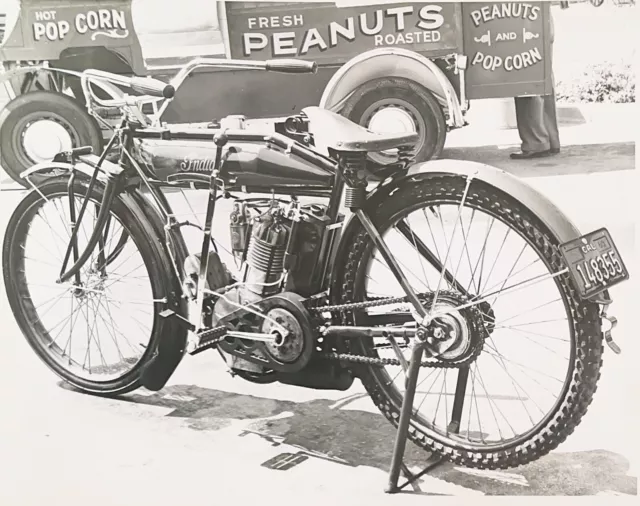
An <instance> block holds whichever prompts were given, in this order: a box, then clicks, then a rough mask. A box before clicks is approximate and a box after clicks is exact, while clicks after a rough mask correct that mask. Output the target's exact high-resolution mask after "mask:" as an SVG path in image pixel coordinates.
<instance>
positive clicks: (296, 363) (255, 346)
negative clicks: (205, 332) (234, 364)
mask: <svg viewBox="0 0 640 506" xmlns="http://www.w3.org/2000/svg"><path fill="white" fill-rule="evenodd" d="M303 301H304V298H303V297H301V296H299V295H297V294H295V293H291V292H284V293H280V294H278V295H273V296H271V297H267V298H266V299H263V300H261V301H259V302H256V303H254V304H252V309H254V310H257V311H258V312H260V313H262V314H264V315H266V314H267V313H269V311H271V310H272V309H276V308H278V309H284V310H285V311H288V312H289V313H291V314H292V315H293V316H294V317H295V319H296V320H297V322H298V323H299V325H300V327H301V330H302V333H301V335H300V336H297V338H298V339H301V340H302V343H301V345H302V346H301V347H302V349H301V351H300V353H299V354H298V356H297V357H295V359H294V360H290V361H287V362H284V361H281V360H278V358H277V357H276V356H274V354H273V353H272V352H271V350H270V349H269V345H267V344H265V343H262V342H257V341H249V340H244V339H240V338H228V337H227V338H225V339H223V340H221V341H220V343H219V344H218V346H219V347H220V349H221V350H222V351H224V352H225V353H228V354H230V355H234V356H236V357H239V358H241V359H243V360H246V361H247V362H251V363H253V364H257V365H260V366H262V367H264V369H266V370H272V371H278V372H285V373H295V372H298V371H300V370H302V369H304V368H305V367H306V366H307V364H308V363H309V360H311V357H312V355H313V349H314V346H315V332H314V327H313V324H312V323H311V318H310V315H309V313H308V311H307V309H306V308H305V307H304V304H303ZM229 316H231V317H232V318H229ZM229 316H228V317H225V318H223V319H222V320H220V322H219V323H221V324H225V325H228V324H231V325H234V326H236V327H237V328H238V329H240V328H246V327H250V328H247V330H248V331H249V332H251V331H254V332H262V330H261V329H262V327H263V322H264V319H263V318H260V317H259V316H257V315H254V314H252V313H251V312H248V311H235V312H234V313H232V314H231V315H229ZM254 320H256V321H254Z"/></svg>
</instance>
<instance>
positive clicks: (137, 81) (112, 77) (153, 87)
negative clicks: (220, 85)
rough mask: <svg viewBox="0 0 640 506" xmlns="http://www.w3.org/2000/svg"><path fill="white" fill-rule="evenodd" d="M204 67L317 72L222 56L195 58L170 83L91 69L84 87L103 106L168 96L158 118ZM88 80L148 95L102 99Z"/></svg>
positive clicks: (313, 67) (307, 65) (313, 66)
mask: <svg viewBox="0 0 640 506" xmlns="http://www.w3.org/2000/svg"><path fill="white" fill-rule="evenodd" d="M205 67H210V68H221V69H223V68H224V69H230V70H266V71H270V72H282V73H286V74H315V73H316V71H317V70H318V65H317V63H316V62H314V61H306V60H296V59H280V60H266V61H252V60H232V59H223V58H194V59H193V60H191V61H190V62H189V63H187V64H186V65H184V66H183V67H182V68H181V69H180V71H179V72H178V73H177V74H176V75H175V76H174V78H173V79H172V80H171V82H170V83H169V84H167V83H164V82H162V81H159V80H157V79H153V78H150V77H135V76H134V77H127V76H122V75H119V74H112V73H110V72H104V71H102V70H95V69H88V70H85V71H84V72H83V77H82V80H83V89H84V90H85V94H88V95H90V97H91V98H92V99H93V101H94V102H96V103H97V104H99V105H102V106H103V107H123V106H135V107H136V108H137V109H139V106H141V105H142V104H144V103H145V102H156V101H157V100H158V99H166V100H165V101H164V103H163V104H162V105H161V106H160V108H159V109H158V110H157V113H156V114H155V117H156V120H155V121H158V120H159V118H160V117H162V114H163V113H164V111H165V110H166V109H167V107H168V106H169V103H170V102H171V99H173V98H174V96H175V94H176V90H177V89H178V88H180V86H181V85H182V83H183V82H184V80H185V79H186V78H187V77H188V76H189V74H191V72H193V71H194V70H195V69H197V68H205ZM87 81H101V82H102V83H103V84H107V83H111V84H115V85H120V86H124V87H127V88H131V89H133V90H135V91H137V92H139V93H143V94H144V95H145V96H142V97H127V96H121V94H122V92H120V91H118V98H114V99H111V100H104V99H99V98H98V97H97V96H96V95H95V94H94V93H93V92H92V91H91V89H90V87H89V86H88V83H87ZM87 98H88V99H89V96H87ZM136 115H138V116H140V115H142V112H141V110H138V113H136Z"/></svg>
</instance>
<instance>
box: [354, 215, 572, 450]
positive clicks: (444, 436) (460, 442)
mask: <svg viewBox="0 0 640 506" xmlns="http://www.w3.org/2000/svg"><path fill="white" fill-rule="evenodd" d="M449 207H453V208H454V209H453V211H454V213H453V214H454V219H453V222H455V221H456V220H455V211H457V206H449ZM440 210H441V211H442V209H440ZM409 212H412V210H409ZM469 212H471V213H475V214H476V215H477V213H478V209H476V211H473V210H472V209H469ZM482 212H483V213H487V211H486V210H482ZM442 215H443V213H442V212H441V213H440V216H441V217H442ZM445 215H446V213H445ZM449 215H451V213H449ZM487 216H488V218H487V219H494V220H495V218H498V217H497V216H491V214H489V213H487ZM448 218H449V220H450V219H451V216H448ZM466 219H467V220H468V216H467V217H466ZM477 219H478V218H476V220H477ZM409 221H410V222H411V223H413V221H412V220H411V219H410V218H409ZM427 221H428V220H427ZM462 221H465V219H464V218H462ZM447 223H448V220H447V218H445V219H444V224H445V225H446V224H447ZM467 223H468V221H467ZM436 224H437V226H440V223H439V222H438V220H433V219H432V225H433V227H432V231H433V232H434V233H435V235H437V232H436ZM465 226H466V224H465ZM443 228H444V227H443ZM393 230H397V229H396V228H391V229H390V231H387V232H385V233H384V234H383V236H384V237H385V240H386V241H388V242H387V243H388V244H393V241H392V240H391V239H390V236H389V232H391V231H393ZM511 230H512V233H514V232H517V233H518V237H519V238H520V239H521V240H522V242H523V244H524V245H525V246H527V245H528V246H529V247H531V246H532V245H531V242H530V241H529V239H528V238H526V237H524V236H522V235H521V234H520V233H519V231H516V230H513V229H511ZM430 232H431V230H428V231H427V232H426V234H420V239H421V240H423V241H424V242H425V243H426V242H427V241H426V240H425V236H426V235H427V234H429V233H430ZM494 233H495V232H494ZM416 235H417V234H416ZM443 237H444V234H443ZM403 241H404V242H403V243H402V244H403V245H404V246H406V247H407V248H406V250H407V253H406V254H405V255H404V256H405V257H406V258H407V259H408V256H409V252H408V250H409V249H411V250H412V252H411V254H412V255H415V253H416V249H415V247H414V245H411V244H410V243H409V241H407V240H406V239H404V237H403ZM434 244H437V243H436V241H435V240H434ZM440 244H441V247H440V254H443V246H444V245H445V244H446V242H440ZM370 250H371V249H369V250H368V251H367V252H366V253H365V255H364V257H363V261H367V260H364V258H369V260H371V262H370V264H369V268H368V270H367V271H365V274H364V276H362V278H361V279H360V282H361V283H362V284H363V286H364V287H366V288H367V291H368V295H369V296H383V295H387V296H388V295H395V292H393V293H390V292H389V290H390V288H389V286H390V284H391V283H395V284H396V285H397V282H395V279H393V278H392V276H391V275H390V272H389V273H388V274H389V275H387V276H380V274H379V273H372V272H370V270H371V266H372V265H374V264H375V265H381V264H382V262H380V261H378V262H377V263H375V262H374V260H372V259H371V258H370ZM395 251H396V250H394V252H395ZM534 253H535V251H534ZM376 256H379V253H377V255H376ZM416 256H417V255H416ZM378 258H379V257H378ZM454 258H455V260H454V263H452V264H451V265H453V266H455V265H456V264H457V263H458V259H459V257H458V256H457V255H455V256H454ZM472 259H473V257H472ZM539 259H540V260H542V266H543V267H544V268H545V269H549V268H550V266H549V265H548V262H546V260H545V259H544V257H542V256H539ZM380 260H381V258H380ZM461 260H462V261H463V262H466V261H467V260H466V259H464V258H462V259H461ZM473 260H475V259H473ZM501 260H502V259H501ZM502 262H504V263H505V264H506V265H509V267H510V266H511V265H510V263H511V262H509V261H508V260H507V261H506V262H505V261H504V260H502ZM498 263H501V262H498ZM523 263H524V264H525V265H526V262H524V261H523ZM401 265H402V266H403V270H405V274H406V273H407V270H406V269H405V267H406V264H405V263H401ZM542 266H541V267H542ZM421 267H423V266H422V265H418V266H417V270H414V271H413V272H414V274H415V273H416V272H417V273H418V275H419V274H422V273H424V271H423V270H421ZM385 268H386V266H385ZM495 268H500V267H495ZM386 269H387V270H388V268H386ZM450 269H452V267H450ZM427 274H429V273H428V272H427ZM485 275H486V272H485ZM490 277H491V276H490ZM493 277H495V276H493ZM372 279H373V280H379V281H378V287H384V289H385V292H384V293H380V290H377V291H374V290H371V289H370V287H369V283H370V281H371V280H372ZM487 283H489V280H487ZM432 284H433V281H432ZM463 284H464V283H463ZM483 285H484V287H485V288H486V287H487V284H484V283H483ZM548 285H549V286H551V288H552V289H553V287H555V294H556V297H555V300H553V302H554V304H555V305H554V307H553V308H552V307H551V305H550V304H542V303H541V304H534V303H533V302H530V303H526V304H525V305H524V306H522V305H521V304H522V302H521V303H520V305H519V304H518V303H516V302H513V301H509V302H508V304H511V305H512V306H513V307H514V308H518V307H525V308H527V309H528V310H530V311H531V308H532V307H535V306H536V305H539V306H540V307H539V308H538V309H537V310H538V311H540V312H541V313H544V312H546V313H544V314H554V311H555V312H557V313H559V314H562V315H564V318H563V319H560V318H559V320H567V321H566V322H560V323H557V325H556V326H557V328H559V329H562V327H563V325H564V327H565V333H564V334H563V336H564V337H566V339H562V341H564V342H563V344H562V345H560V348H562V347H563V346H564V347H567V345H568V347H569V348H570V349H569V352H568V355H569V356H568V357H567V358H566V360H565V362H566V365H565V366H564V367H562V369H563V370H564V374H561V375H560V376H561V377H558V376H552V375H551V374H550V373H549V370H550V367H551V366H552V365H553V364H552V362H553V363H554V364H555V365H558V364H557V361H556V362H554V361H553V360H549V359H548V357H547V359H546V360H544V361H539V363H534V364H533V365H531V364H532V363H531V362H530V361H528V360H529V358H528V357H529V355H527V353H526V352H525V351H524V349H523V350H518V349H517V348H518V347H520V346H522V341H524V342H525V343H526V342H527V339H520V340H519V341H518V343H517V344H515V343H514V342H507V344H506V345H505V342H506V341H504V334H506V333H507V332H503V331H504V330H509V328H511V330H512V332H511V334H512V335H513V334H516V335H517V334H519V333H522V335H524V336H525V337H527V338H528V339H529V340H531V338H534V340H535V339H537V340H538V341H540V340H543V339H546V338H548V337H558V335H557V334H550V333H549V332H550V331H548V330H546V331H545V330H544V328H545V327H544V324H545V323H546V324H550V323H552V322H551V320H554V319H555V317H552V318H551V317H550V318H549V321H546V320H544V319H541V320H540V321H539V322H538V323H539V326H541V327H540V328H542V329H543V330H539V328H533V327H530V326H525V327H523V328H524V329H526V331H525V332H522V328H518V320H517V319H516V317H518V316H521V315H525V314H526V312H524V311H523V312H522V313H521V315H518V314H516V315H515V316H514V315H513V314H511V315H509V314H507V313H503V314H502V315H501V314H500V313H501V312H502V311H503V309H500V310H498V309H497V306H496V312H495V317H496V320H495V323H494V325H495V327H496V330H494V334H493V335H491V336H490V337H489V338H488V339H487V340H486V341H485V345H484V347H483V349H482V352H481V354H480V356H479V357H478V358H477V359H476V360H475V361H474V362H473V363H472V365H471V366H470V370H471V371H472V372H471V373H470V378H471V377H473V380H474V381H473V384H474V385H475V391H473V390H472V388H471V387H470V386H467V392H466V395H465V397H464V408H463V415H462V422H463V423H461V426H462V425H464V427H460V429H459V433H458V434H455V431H452V430H449V429H448V428H447V426H448V424H447V421H449V422H450V420H449V419H447V418H446V416H448V415H450V412H451V409H452V404H453V400H452V399H453V397H451V394H452V393H453V392H454V391H455V386H456V383H455V379H456V376H457V374H455V370H454V371H452V372H454V374H451V372H449V371H451V370H450V369H435V368H431V369H426V373H427V374H424V375H423V376H421V377H419V379H418V391H417V394H416V400H415V401H414V402H415V403H414V406H413V408H414V410H418V413H417V415H414V417H415V418H417V420H418V423H419V425H420V430H422V431H423V432H425V433H427V434H428V435H429V436H431V437H434V438H436V439H437V440H439V441H444V442H445V444H450V445H454V446H457V447H460V448H464V449H467V450H469V451H479V450H482V451H490V450H498V449H504V448H507V447H509V448H513V447H515V446H517V445H519V444H522V443H523V442H524V441H527V440H528V439H529V438H530V437H531V436H532V434H533V433H535V432H536V431H538V430H540V428H541V427H542V426H544V425H545V424H547V423H548V422H549V420H550V419H551V418H552V417H553V416H555V413H557V411H558V408H559V406H560V404H561V402H562V400H563V399H564V397H565V396H566V393H567V391H568V388H569V387H570V384H571V379H572V372H573V367H574V365H573V364H574V360H575V347H574V345H573V342H574V328H573V327H572V325H566V323H567V322H568V318H567V315H569V314H570V311H571V310H570V308H569V306H568V302H567V299H566V296H565V293H564V292H563V290H562V289H561V288H560V285H559V284H558V282H557V280H553V279H549V280H548ZM398 288H399V286H398ZM414 289H416V290H417V291H420V290H419V289H418V288H417V286H415V285H414ZM432 290H434V288H433V287H432ZM421 291H422V292H424V291H425V288H422V290H421ZM523 291H524V293H525V295H524V297H530V294H527V290H523ZM552 291H553V290H552ZM360 293H362V292H360ZM514 296H517V292H516V293H514V294H513V295H512V296H509V298H510V297H514ZM505 298H507V296H506V295H505ZM525 300H527V299H525ZM529 300H531V299H529ZM519 301H522V295H521V296H520V297H519ZM503 302H504V299H503ZM543 302H544V301H543ZM547 302H548V301H547ZM375 311H380V308H376V309H375ZM516 311H517V309H516ZM531 314H534V315H536V314H540V313H535V312H534V311H531V312H530V313H529V315H531ZM370 315H371V312H370ZM369 317H370V316H369ZM366 319H367V317H366V316H362V315H361V316H360V318H358V321H357V324H359V325H363V324H366V323H365V322H366ZM501 321H502V322H503V323H502V324H501ZM507 321H509V322H508V327H509V328H507V327H505V328H502V327H501V325H503V324H504V325H507ZM514 322H515V323H514ZM520 323H522V322H520ZM526 323H527V324H528V323H531V322H526ZM533 323H535V322H533ZM386 325H387V326H388V323H387V324H386ZM536 329H538V330H537V331H536ZM500 339H502V342H500ZM381 341H382V344H380V342H379V343H377V345H378V346H382V348H380V349H381V350H382V349H384V348H386V350H385V351H387V353H386V354H385V355H381V354H380V351H378V350H370V352H372V353H373V354H374V356H376V355H377V356H380V357H382V358H395V357H396V355H395V353H394V352H393V350H392V349H391V347H389V346H388V343H387V342H385V340H384V339H383V340H381ZM554 342H555V341H551V343H552V344H553V343H554ZM534 344H539V343H534ZM542 344H543V345H544V346H545V347H547V348H549V344H548V342H547V341H543V343H542ZM505 346H506V349H508V351H509V352H514V351H515V352H519V351H521V355H522V356H523V357H525V358H522V359H520V361H518V360H517V359H515V360H514V359H511V362H509V360H510V358H509V356H507V355H506V354H505ZM533 347H534V348H535V346H533ZM530 348H531V346H530ZM563 349H564V348H563ZM403 351H404V353H403V354H404V355H405V358H406V359H407V360H408V359H409V352H408V350H403ZM552 351H557V350H552ZM564 351H566V350H564ZM529 352H530V351H529ZM513 354H514V353H510V355H513ZM547 355H549V354H548V353H547ZM483 360H484V362H483V363H482V365H483V366H486V365H487V364H488V365H491V363H492V362H493V364H494V369H495V368H498V369H499V368H500V366H505V364H507V363H513V364H517V365H516V368H519V369H520V372H521V371H524V372H525V373H526V374H528V375H529V376H530V377H532V376H533V377H534V379H535V381H533V383H534V384H535V383H536V382H537V383H541V384H543V385H544V387H545V388H546V389H547V390H549V385H552V386H553V387H554V388H553V389H552V395H553V398H551V399H550V401H551V402H547V403H545V404H544V405H541V403H540V401H539V399H533V400H532V401H531V402H530V403H529V404H528V409H527V406H525V405H524V400H526V399H523V393H526V394H527V395H529V397H530V398H533V397H532V396H531V395H530V390H531V389H530V388H528V389H525V388H523V383H524V382H523V381H522V379H521V377H518V378H517V379H516V380H513V377H515V375H513V374H512V375H511V378H512V379H511V380H510V379H509V378H506V379H505V377H504V376H503V381H504V385H506V386H507V387H508V386H509V385H508V383H509V382H510V381H511V382H512V386H514V388H513V390H515V392H516V395H515V396H513V397H514V398H512V399H510V398H508V397H506V394H505V397H504V398H499V399H498V400H499V401H501V403H502V404H503V406H504V405H505V404H507V405H508V404H509V402H511V403H512V404H511V408H514V406H515V407H516V410H517V408H518V407H519V405H518V403H520V404H522V405H523V406H524V407H525V409H524V410H522V409H521V410H520V413H516V414H515V415H512V413H515V410H514V409H511V410H510V411H508V410H505V409H504V407H500V406H499V405H498V403H497V402H496V399H495V397H494V398H490V397H489V392H488V391H487V390H486V388H487V384H488V383H489V380H490V381H493V379H494V378H493V377H492V376H491V375H489V376H487V374H486V373H485V371H483V370H479V369H478V368H479V367H480V365H479V364H481V361H483ZM496 364H497V365H496ZM536 364H537V365H536ZM542 364H544V365H542ZM474 367H475V370H474ZM504 368H505V370H506V367H504ZM388 369H391V368H373V369H372V371H373V374H374V376H375V378H376V381H377V383H378V384H379V385H380V386H381V387H382V388H384V389H387V391H388V392H389V393H390V397H391V399H392V402H393V403H394V404H395V405H396V408H397V409H399V407H400V405H401V403H402V398H403V393H402V391H403V389H404V388H403V387H404V378H402V376H403V374H402V368H401V367H396V368H395V369H396V371H393V372H388ZM443 371H447V372H443ZM423 372H425V369H422V370H421V374H422V373H423ZM510 372H511V373H513V370H511V371H510ZM429 374H430V376H429ZM526 374H525V376H526ZM534 375H535V376H534ZM520 376H523V375H522V374H520ZM541 378H542V380H541ZM452 379H453V381H452ZM390 380H391V382H389V381H390ZM469 381H471V380H469ZM425 383H426V384H425ZM392 384H393V387H394V388H391V387H390V386H389V385H392ZM529 384H531V379H530V378H529ZM421 385H422V386H421ZM504 385H497V387H498V389H499V388H501V387H503V386H504ZM425 387H427V388H428V391H427V392H424V389H425ZM421 388H422V391H421V390H420V389H421ZM505 389H506V387H505ZM482 390H484V392H482ZM433 393H435V394H439V395H438V398H437V400H436V399H435V398H433V399H431V401H432V402H429V400H428V399H427V397H428V396H429V395H432V394H433ZM479 393H480V394H482V393H484V394H486V397H487V399H488V400H487V401H486V402H478V394H479ZM421 394H424V395H421ZM443 394H444V395H443ZM474 396H475V400H474ZM470 397H471V400H469V398H470ZM443 398H444V400H443ZM470 406H471V411H470ZM536 408H538V409H536ZM473 411H477V413H475V418H476V420H474V413H473ZM534 411H539V412H541V416H538V417H535V416H534ZM443 412H446V413H447V415H445V417H444V418H443V416H442V414H443ZM505 415H506V416H505ZM481 416H483V418H482V420H481V421H480V418H481ZM510 416H511V418H510ZM415 418H414V420H413V421H412V423H415ZM487 418H495V419H494V420H493V421H495V422H497V423H496V425H498V430H497V433H495V434H491V436H497V437H498V439H495V438H492V437H489V436H487V429H488V428H489V427H488V426H487V424H485V420H486V419H487ZM526 418H529V420H528V421H527V420H526ZM440 421H443V422H444V423H438V422H440ZM529 421H530V422H531V423H530V425H527V427H528V429H526V430H519V431H517V430H518V429H517V427H521V426H522V425H523V424H524V423H528V422H529ZM474 425H475V427H474ZM509 428H511V429H514V430H513V432H514V434H512V437H506V435H507V434H506V432H507V430H509ZM472 429H475V430H472ZM505 429H506V430H505ZM501 431H502V432H501ZM516 431H517V432H516Z"/></svg>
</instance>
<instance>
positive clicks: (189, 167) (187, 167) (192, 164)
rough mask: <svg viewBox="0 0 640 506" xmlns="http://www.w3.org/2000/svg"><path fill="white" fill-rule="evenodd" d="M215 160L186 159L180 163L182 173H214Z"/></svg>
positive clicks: (189, 157) (188, 157)
mask: <svg viewBox="0 0 640 506" xmlns="http://www.w3.org/2000/svg"><path fill="white" fill-rule="evenodd" d="M215 165H216V164H215V160H211V159H207V158H204V159H203V158H195V157H192V156H187V157H185V158H184V159H183V160H182V162H181V163H180V171H182V172H213V168H214V167H215Z"/></svg>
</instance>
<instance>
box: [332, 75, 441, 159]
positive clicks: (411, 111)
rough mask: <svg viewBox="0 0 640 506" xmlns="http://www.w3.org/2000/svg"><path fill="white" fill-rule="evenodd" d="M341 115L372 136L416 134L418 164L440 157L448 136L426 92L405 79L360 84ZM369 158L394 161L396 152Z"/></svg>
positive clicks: (387, 78)
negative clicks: (393, 133) (370, 131)
mask: <svg viewBox="0 0 640 506" xmlns="http://www.w3.org/2000/svg"><path fill="white" fill-rule="evenodd" d="M341 114H342V115H343V116H345V117H347V118H349V119H350V120H351V121H353V122H355V123H358V124H359V125H361V126H364V127H366V128H369V129H370V130H372V131H374V132H385V133H390V132H418V134H419V135H420V138H419V140H418V143H417V145H416V147H415V160H416V161H417V162H426V161H427V160H430V159H432V158H437V157H438V156H440V154H441V153H442V148H443V147H444V141H445V139H446V136H447V123H446V120H445V117H444V112H443V111H442V108H441V107H440V104H439V103H438V101H437V100H436V98H435V97H434V96H433V94H432V93H431V92H430V91H429V90H427V89H425V88H423V87H422V86H420V85H418V84H416V83H415V82H413V81H410V80H408V79H403V78H398V77H383V78H380V79H374V80H372V81H369V82H367V83H365V84H363V85H362V86H360V87H359V88H358V89H356V91H355V92H354V93H353V94H352V95H351V96H350V97H349V99H348V100H347V101H346V102H345V105H344V108H343V109H342V112H341ZM369 156H370V157H371V159H372V160H373V161H374V162H377V163H380V164H388V163H393V162H395V161H396V160H397V156H396V153H395V150H390V151H388V152H387V151H385V152H380V153H371V154H370V155H369Z"/></svg>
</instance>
